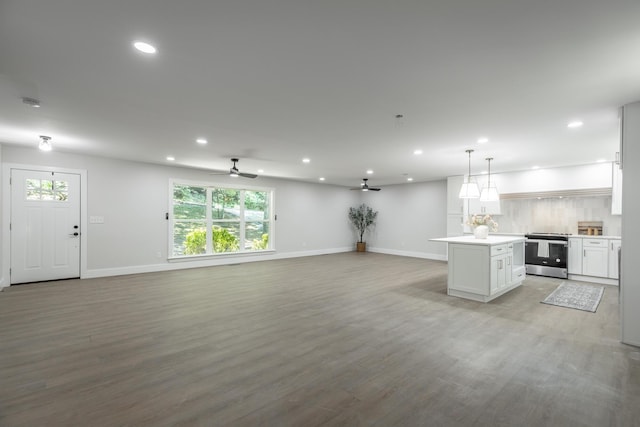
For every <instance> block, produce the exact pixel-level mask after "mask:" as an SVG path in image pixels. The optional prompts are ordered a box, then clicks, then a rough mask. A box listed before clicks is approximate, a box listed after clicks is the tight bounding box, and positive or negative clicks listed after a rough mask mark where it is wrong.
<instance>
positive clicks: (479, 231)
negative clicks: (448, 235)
mask: <svg viewBox="0 0 640 427" xmlns="http://www.w3.org/2000/svg"><path fill="white" fill-rule="evenodd" d="M473 235H474V236H475V237H476V239H486V238H487V237H489V227H487V226H486V225H477V226H476V228H474V229H473Z"/></svg>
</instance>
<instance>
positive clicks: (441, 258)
mask: <svg viewBox="0 0 640 427" xmlns="http://www.w3.org/2000/svg"><path fill="white" fill-rule="evenodd" d="M367 250H368V251H369V252H377V253H380V254H386V255H398V256H406V257H410V258H422V259H431V260H434V261H446V260H447V256H446V255H440V254H432V253H428V252H415V251H399V250H396V249H384V248H376V247H370V248H367Z"/></svg>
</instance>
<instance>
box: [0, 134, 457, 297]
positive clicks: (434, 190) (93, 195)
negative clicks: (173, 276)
mask: <svg viewBox="0 0 640 427" xmlns="http://www.w3.org/2000/svg"><path fill="white" fill-rule="evenodd" d="M2 150H3V151H2V162H3V165H4V166H6V165H11V164H24V165H34V166H47V167H57V168H66V169H78V170H86V171H87V181H88V183H87V184H88V185H87V188H88V200H87V212H83V213H82V214H83V215H84V216H85V218H88V217H90V216H102V217H104V223H103V224H87V226H86V229H85V230H82V232H83V233H84V234H85V237H86V254H87V261H86V265H85V266H84V269H83V271H84V273H83V277H99V276H110V275H118V274H129V273H139V272H148V271H163V270H171V269H176V268H189V267H199V266H206V265H219V264H228V263H237V262H246V261H255V260H267V259H276V258H284V257H293V256H305V255H314V254H323V253H334V252H340V251H350V250H354V248H355V242H356V240H357V239H356V234H355V231H354V230H353V228H352V227H351V225H350V223H349V220H348V217H347V212H348V209H349V207H350V206H357V205H358V204H359V203H361V202H366V203H369V204H370V205H371V206H372V207H374V208H375V209H376V210H379V211H380V214H379V220H378V226H377V228H376V229H375V231H374V233H373V235H372V236H370V242H371V245H370V247H371V249H373V250H377V251H380V252H385V253H395V254H402V255H409V256H419V257H425V258H435V259H444V256H445V250H446V248H445V245H442V244H436V243H430V242H428V239H429V238H432V237H442V236H445V235H446V181H438V182H433V183H415V184H409V185H396V186H389V187H385V188H384V189H383V191H380V192H370V193H363V192H359V191H349V190H348V189H347V188H345V187H339V186H333V185H327V184H316V183H303V182H296V181H289V180H282V179H273V178H267V177H258V178H257V179H255V180H247V181H246V185H249V186H256V187H270V188H274V189H275V198H276V200H275V206H276V210H275V212H274V213H275V214H277V217H278V219H277V221H276V222H275V235H274V237H275V243H276V249H277V250H276V252H275V253H273V254H269V255H264V254H263V255H255V254H252V255H242V256H240V255H233V256H222V257H212V258H208V259H204V260H197V261H193V260H192V261H179V262H175V261H174V262H170V261H167V250H168V247H169V242H168V235H169V233H168V224H167V221H166V219H165V213H166V212H167V211H168V210H169V180H170V179H183V180H189V181H204V182H218V183H222V184H224V183H233V184H237V183H238V182H239V181H238V180H237V179H233V178H230V177H226V176H216V177H212V176H211V175H210V174H209V173H208V172H207V171H200V170H194V169H188V168H181V167H172V166H164V165H152V164H145V163H137V162H130V161H124V160H116V159H109V158H102V157H94V156H85V155H77V154H68V153H60V152H55V151H53V152H49V153H42V152H40V151H39V150H37V149H26V148H20V147H14V146H3V147H2ZM241 182H242V181H241ZM3 188H4V187H3ZM6 208H7V207H4V209H3V210H5V209H6ZM4 238H7V239H8V236H4V235H3V239H4ZM5 243H6V242H5ZM4 247H5V248H7V245H6V244H5V245H4ZM158 255H159V256H158ZM5 258H7V257H3V258H2V260H3V265H2V267H3V268H2V271H8V265H7V260H5ZM2 285H8V274H7V278H5V280H4V282H0V286H2Z"/></svg>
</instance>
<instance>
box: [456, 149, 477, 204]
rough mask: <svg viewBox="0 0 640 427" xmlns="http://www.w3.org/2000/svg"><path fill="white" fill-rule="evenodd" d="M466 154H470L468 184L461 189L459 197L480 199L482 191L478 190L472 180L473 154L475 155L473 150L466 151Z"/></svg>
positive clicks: (464, 184) (465, 183)
mask: <svg viewBox="0 0 640 427" xmlns="http://www.w3.org/2000/svg"><path fill="white" fill-rule="evenodd" d="M465 152H466V153H468V154H469V174H468V175H467V180H466V182H464V183H463V184H462V187H460V193H459V194H458V197H459V198H461V199H477V198H478V197H480V190H479V189H478V184H476V182H475V181H472V180H471V153H473V150H466V151H465Z"/></svg>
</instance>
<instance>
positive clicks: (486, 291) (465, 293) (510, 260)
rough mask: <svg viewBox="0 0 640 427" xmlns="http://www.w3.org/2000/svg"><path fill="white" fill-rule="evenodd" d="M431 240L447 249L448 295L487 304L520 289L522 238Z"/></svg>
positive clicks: (450, 238)
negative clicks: (443, 244)
mask: <svg viewBox="0 0 640 427" xmlns="http://www.w3.org/2000/svg"><path fill="white" fill-rule="evenodd" d="M432 240H433V241H436V242H446V243H448V246H449V249H448V258H449V271H448V273H449V276H448V278H447V294H448V295H452V296H456V297H460V298H467V299H471V300H474V301H481V302H488V301H491V300H492V299H494V298H497V297H499V296H500V295H503V294H505V293H506V292H509V291H510V290H512V289H514V288H516V287H518V286H520V284H521V283H522V281H523V280H524V279H525V266H524V237H511V236H489V237H488V238H487V239H476V238H475V237H473V236H462V237H449V238H441V239H432Z"/></svg>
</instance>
